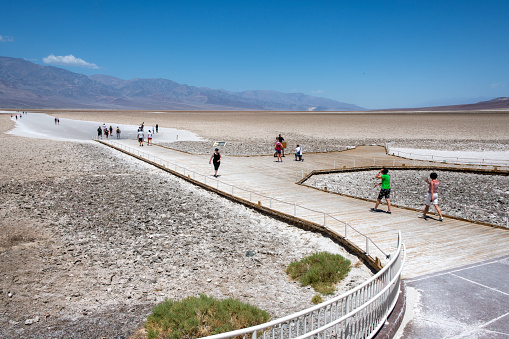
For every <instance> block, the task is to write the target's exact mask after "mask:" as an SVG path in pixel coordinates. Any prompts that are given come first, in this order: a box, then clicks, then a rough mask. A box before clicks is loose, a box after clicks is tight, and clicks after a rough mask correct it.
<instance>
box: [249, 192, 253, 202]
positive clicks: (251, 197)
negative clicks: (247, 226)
mask: <svg viewBox="0 0 509 339" xmlns="http://www.w3.org/2000/svg"><path fill="white" fill-rule="evenodd" d="M251 200H253V192H251V191H250V192H249V201H251Z"/></svg>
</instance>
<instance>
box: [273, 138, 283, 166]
mask: <svg viewBox="0 0 509 339" xmlns="http://www.w3.org/2000/svg"><path fill="white" fill-rule="evenodd" d="M274 147H275V149H276V155H277V161H276V162H279V161H281V162H283V159H281V150H282V149H283V144H282V143H280V142H279V140H278V138H276V145H275V146H274Z"/></svg>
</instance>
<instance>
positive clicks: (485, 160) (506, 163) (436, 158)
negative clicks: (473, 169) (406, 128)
mask: <svg viewBox="0 0 509 339" xmlns="http://www.w3.org/2000/svg"><path fill="white" fill-rule="evenodd" d="M396 153H397V155H396ZM387 154H392V155H396V156H398V157H399V156H400V154H407V155H408V156H409V157H408V158H411V157H412V154H413V155H415V156H417V157H424V158H431V161H437V162H438V161H440V159H444V160H443V161H447V159H451V160H454V159H456V163H459V164H472V163H479V165H491V166H493V165H494V166H509V161H508V160H504V159H491V158H481V159H479V158H468V157H450V156H442V155H436V154H421V153H412V152H405V151H391V150H390V149H389V150H388V151H387ZM411 159H416V158H411ZM417 160H423V161H430V160H428V159H417Z"/></svg>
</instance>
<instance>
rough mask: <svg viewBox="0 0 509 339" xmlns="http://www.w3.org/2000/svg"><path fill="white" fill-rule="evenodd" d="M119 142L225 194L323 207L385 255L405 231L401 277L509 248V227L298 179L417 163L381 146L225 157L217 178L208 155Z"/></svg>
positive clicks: (314, 216)
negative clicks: (421, 213) (440, 215)
mask: <svg viewBox="0 0 509 339" xmlns="http://www.w3.org/2000/svg"><path fill="white" fill-rule="evenodd" d="M114 142H117V141H116V140H115V141H114ZM118 143H119V144H122V145H124V146H129V147H131V148H132V149H135V150H139V151H143V152H146V153H148V154H150V156H151V157H157V158H159V159H162V160H163V161H167V166H168V167H169V168H172V166H174V167H175V169H177V170H178V171H180V172H181V171H182V168H185V169H186V171H187V173H186V175H189V176H191V177H192V178H195V179H198V180H200V181H202V182H203V181H204V180H207V183H208V184H209V185H212V186H213V187H218V188H219V189H221V190H224V191H225V192H228V193H230V194H233V195H236V196H238V197H240V198H243V199H248V200H252V201H260V202H261V203H262V204H263V205H264V206H271V207H272V208H275V209H278V210H280V211H282V212H285V213H288V214H291V215H296V216H297V217H299V218H303V219H306V220H309V221H313V222H316V223H319V224H323V223H324V215H323V212H326V213H328V214H329V215H332V216H334V217H335V218H337V219H339V220H342V221H345V222H347V223H348V224H350V225H351V226H352V227H354V228H355V229H357V230H358V231H359V232H360V233H363V234H365V235H367V236H368V237H369V238H370V239H372V241H373V242H374V243H376V244H377V245H378V246H379V247H380V248H381V249H382V250H383V251H384V252H385V253H391V252H392V251H394V250H395V246H396V243H397V232H398V231H401V232H402V235H403V240H404V243H405V245H406V250H407V263H406V267H405V269H404V271H403V278H415V277H417V276H421V275H424V274H431V273H434V272H439V271H443V270H447V269H451V268H455V267H459V266H462V265H467V264H472V263H476V262H479V261H481V260H487V259H493V258H497V257H501V256H504V255H508V254H509V246H508V244H509V230H505V229H499V228H492V227H489V226H483V225H477V224H474V223H470V222H465V221H460V220H456V219H448V218H446V219H445V220H444V222H442V223H440V222H433V221H431V220H429V221H424V220H421V219H418V218H417V212H415V211H411V210H407V209H400V208H394V209H393V213H392V215H388V214H385V213H370V212H369V209H370V208H371V207H373V203H371V202H367V201H362V200H359V199H353V198H348V197H343V196H339V195H335V194H328V193H325V192H321V191H319V190H315V189H312V188H309V187H305V186H301V185H297V184H296V183H295V182H296V180H298V179H299V178H301V177H302V176H303V175H305V174H306V173H308V172H309V171H311V170H314V169H331V168H333V167H336V168H342V167H343V166H347V167H351V166H353V165H354V164H355V166H368V165H373V164H375V165H378V164H380V165H381V164H382V163H383V164H386V165H391V164H392V163H394V164H395V165H398V164H401V163H405V162H406V164H407V166H408V165H411V164H412V163H411V161H410V160H404V159H398V158H395V157H389V156H387V155H386V154H385V150H384V148H383V147H379V146H363V147H358V148H356V149H353V150H348V151H344V152H331V153H317V154H307V155H306V156H305V162H296V161H293V160H294V157H293V154H292V155H288V156H287V157H285V158H284V162H282V163H278V162H276V161H275V158H273V157H271V156H252V157H233V156H226V157H223V160H222V164H221V167H220V169H219V174H220V175H221V176H220V178H219V180H220V182H219V183H217V182H216V181H215V180H214V178H213V177H212V174H213V168H212V166H211V165H209V164H208V161H209V158H210V155H192V154H187V153H183V152H178V151H173V150H170V149H168V148H164V147H159V146H153V147H146V146H145V147H139V146H138V145H137V142H136V141H134V140H121V141H119V142H118ZM176 165H177V166H176ZM205 176H207V178H206V179H205ZM253 192H254V193H253ZM256 193H258V194H261V195H263V196H264V197H261V196H259V195H257V194H256ZM276 199H277V200H281V201H285V203H281V202H277V201H276ZM296 205H300V206H303V207H306V208H309V209H310V210H312V211H310V210H307V209H303V208H300V207H298V206H296ZM325 221H326V225H327V227H329V228H331V229H333V230H335V231H336V232H337V233H339V234H342V235H343V234H344V225H343V224H341V223H338V222H336V221H335V220H333V219H332V218H328V219H326V220H325ZM347 237H348V239H350V240H351V241H352V242H354V243H355V244H356V245H358V246H359V247H361V248H365V240H364V237H361V236H359V235H356V234H355V233H354V232H352V231H349V232H348V235H347ZM370 253H371V255H372V256H373V257H375V256H378V257H380V258H381V259H382V261H383V254H382V253H381V252H380V251H378V250H377V249H375V248H374V247H370Z"/></svg>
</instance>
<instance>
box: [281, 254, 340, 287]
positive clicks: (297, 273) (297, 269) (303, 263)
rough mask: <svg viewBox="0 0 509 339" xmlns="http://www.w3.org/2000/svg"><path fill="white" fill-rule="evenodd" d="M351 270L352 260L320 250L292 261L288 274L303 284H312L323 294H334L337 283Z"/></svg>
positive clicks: (287, 270)
mask: <svg viewBox="0 0 509 339" xmlns="http://www.w3.org/2000/svg"><path fill="white" fill-rule="evenodd" d="M348 272H350V260H348V259H345V258H344V257H342V256H341V255H339V254H332V253H329V252H318V253H315V254H312V255H310V256H308V257H305V258H303V259H301V260H300V261H297V262H292V263H291V264H290V265H289V266H288V268H287V269H286V274H288V275H290V277H291V278H292V279H297V280H299V281H300V283H301V285H302V286H307V285H311V286H312V287H313V288H314V289H315V291H317V292H320V293H322V294H333V293H334V291H335V290H336V287H335V285H336V284H337V283H338V282H340V281H341V279H343V278H344V277H346V276H347V275H348Z"/></svg>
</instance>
